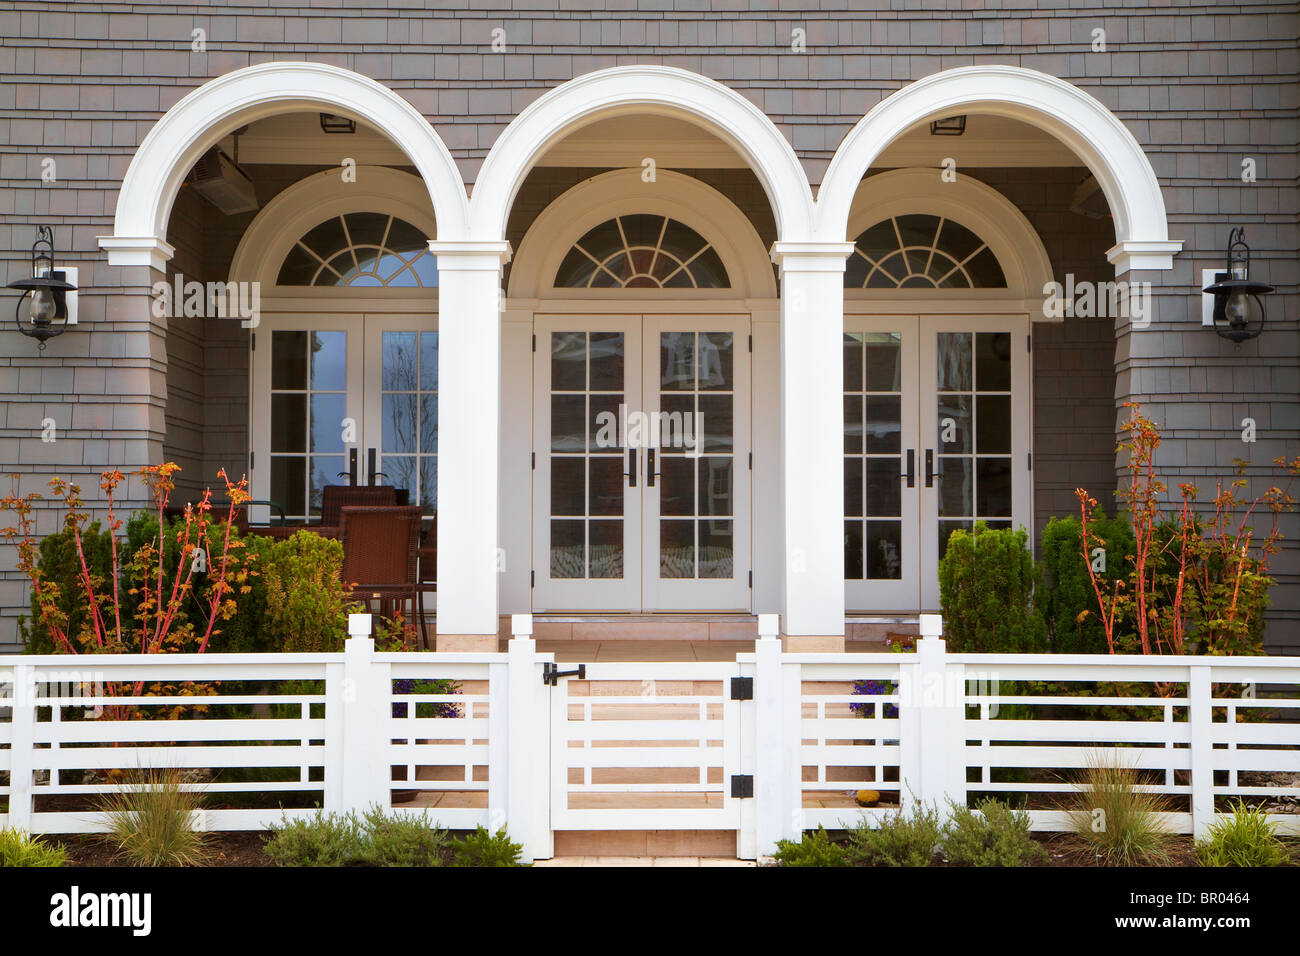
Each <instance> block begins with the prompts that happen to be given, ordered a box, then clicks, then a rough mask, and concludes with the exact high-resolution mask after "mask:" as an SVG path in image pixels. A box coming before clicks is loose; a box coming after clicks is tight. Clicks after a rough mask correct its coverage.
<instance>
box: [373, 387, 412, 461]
mask: <svg viewBox="0 0 1300 956" xmlns="http://www.w3.org/2000/svg"><path fill="white" fill-rule="evenodd" d="M380 410H381V411H380V414H381V418H382V422H381V428H382V429H383V442H382V447H383V451H384V454H386V455H387V454H390V453H393V452H415V451H418V447H417V445H416V437H415V436H416V429H415V426H416V404H415V396H414V395H402V394H397V395H385V396H383V400H382V402H381V404H380Z"/></svg>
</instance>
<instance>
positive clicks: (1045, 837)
mask: <svg viewBox="0 0 1300 956" xmlns="http://www.w3.org/2000/svg"><path fill="white" fill-rule="evenodd" d="M1034 839H1035V840H1037V841H1038V842H1039V843H1040V844H1041V845H1042V847H1043V849H1044V850H1046V851H1047V860H1046V861H1045V862H1043V863H1039V864H1037V865H1038V866H1075V867H1077V866H1105V864H1103V863H1102V862H1101V861H1100V860H1099V859H1097V856H1096V854H1095V853H1093V851H1092V850H1091V849H1089V847H1088V844H1087V843H1086V842H1084V841H1083V840H1081V839H1080V838H1079V837H1077V836H1075V835H1074V834H1072V833H1035V834H1034ZM1168 850H1169V859H1168V860H1167V861H1166V862H1165V863H1164V864H1163V865H1164V866H1175V867H1177V866H1200V863H1199V862H1198V861H1197V859H1196V849H1195V847H1194V846H1193V844H1192V838H1191V837H1189V836H1176V837H1173V838H1171V839H1170V841H1169V847H1168Z"/></svg>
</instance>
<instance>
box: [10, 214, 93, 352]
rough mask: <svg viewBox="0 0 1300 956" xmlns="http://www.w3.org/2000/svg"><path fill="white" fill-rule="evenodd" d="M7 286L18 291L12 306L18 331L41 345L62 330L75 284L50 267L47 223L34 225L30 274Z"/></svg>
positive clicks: (51, 241)
mask: <svg viewBox="0 0 1300 956" xmlns="http://www.w3.org/2000/svg"><path fill="white" fill-rule="evenodd" d="M9 288H11V289H18V290H19V291H21V292H22V296H20V297H19V299H18V305H17V307H16V308H15V309H14V318H15V320H16V321H17V323H18V331H19V332H21V333H22V334H23V335H26V336H29V337H30V338H33V339H36V341H37V342H39V343H40V347H41V348H42V349H44V348H45V343H46V342H47V341H48V340H50V339H52V338H54V337H55V336H56V335H62V334H63V331H64V329H66V328H67V326H68V293H69V292H75V291H76V289H77V287H76V286H75V285H73V284H72V283H71V282H68V281H67V276H66V274H65V273H63V272H56V271H55V269H54V232H53V230H51V229H50V227H49V226H37V227H36V241H35V242H34V243H32V277H31V278H30V279H19V280H18V281H16V282H11V283H9ZM24 303H26V315H25V316H24V314H23V312H24Z"/></svg>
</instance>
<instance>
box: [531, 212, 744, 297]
mask: <svg viewBox="0 0 1300 956" xmlns="http://www.w3.org/2000/svg"><path fill="white" fill-rule="evenodd" d="M555 287H556V288H557V289H729V288H731V280H730V279H728V278H727V270H726V268H724V267H723V265H722V259H720V258H719V257H718V254H717V252H715V251H714V250H713V247H712V246H710V245H709V243H708V240H706V239H705V238H704V237H703V236H701V235H700V234H699V233H698V232H696V231H695V230H694V229H692V228H690V227H689V226H684V225H682V224H681V223H680V222H678V221H677V220H676V219H669V218H667V217H666V216H651V215H635V216H618V217H617V218H615V219H611V220H609V221H608V222H603V223H601V224H600V225H599V226H597V227H596V228H595V229H592V230H591V231H590V232H588V233H587V234H586V235H585V236H583V237H582V238H581V239H579V240H578V241H577V243H575V244H574V246H573V248H572V249H570V250H569V254H568V255H566V256H565V257H564V261H563V262H562V263H560V270H559V272H557V273H556V275H555Z"/></svg>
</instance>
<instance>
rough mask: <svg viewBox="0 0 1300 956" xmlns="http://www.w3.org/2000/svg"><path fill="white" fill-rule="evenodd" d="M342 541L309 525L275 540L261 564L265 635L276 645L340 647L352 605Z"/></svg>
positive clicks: (282, 647)
mask: <svg viewBox="0 0 1300 956" xmlns="http://www.w3.org/2000/svg"><path fill="white" fill-rule="evenodd" d="M342 572H343V544H342V543H341V542H339V541H333V540H330V539H329V538H322V537H321V536H320V535H318V534H314V533H312V532H310V531H299V532H297V533H296V534H295V535H294V536H293V537H292V538H289V539H287V540H285V541H278V542H276V544H275V546H274V547H273V548H272V549H271V552H270V560H269V561H268V562H267V564H266V566H265V567H264V568H263V569H262V576H263V578H264V586H265V588H266V619H265V623H264V627H265V629H266V634H267V640H268V643H269V645H270V647H271V649H272V650H277V651H286V652H293V651H341V650H343V644H344V642H345V641H346V640H347V636H348V612H349V611H350V610H351V608H352V604H351V601H350V600H349V598H348V592H347V591H346V590H345V589H344V587H343V584H342V581H341V576H342Z"/></svg>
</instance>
